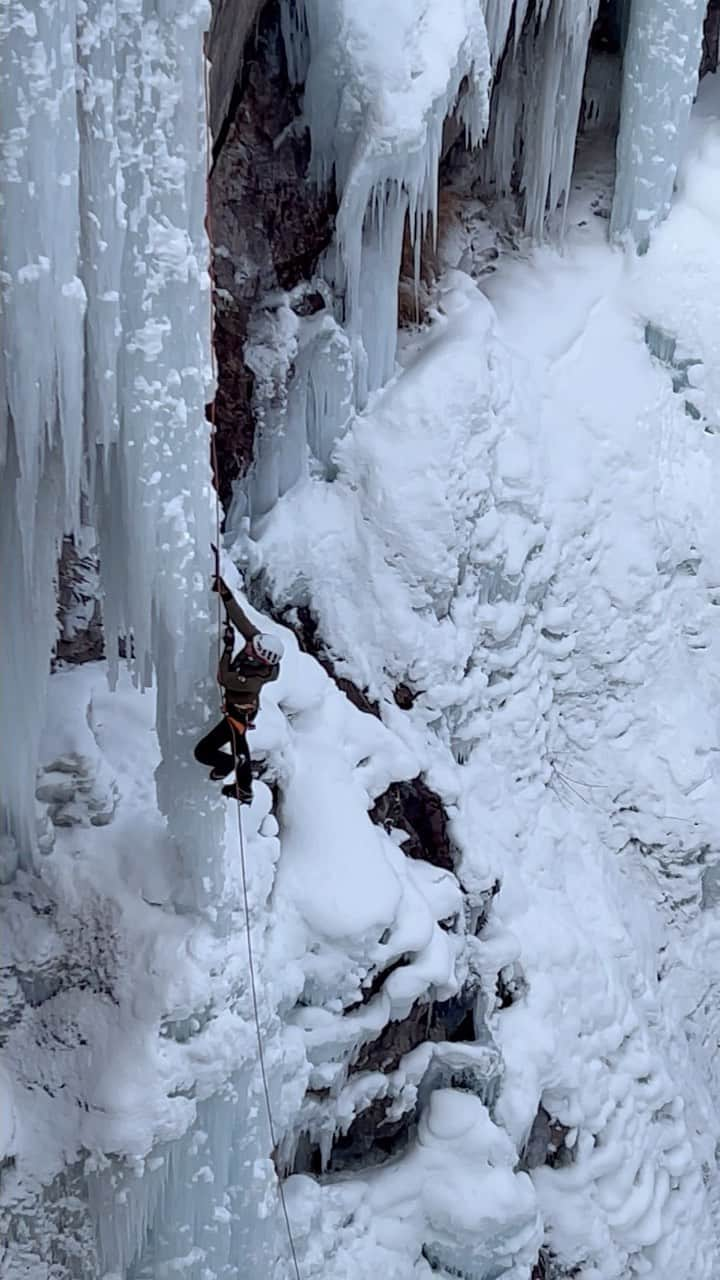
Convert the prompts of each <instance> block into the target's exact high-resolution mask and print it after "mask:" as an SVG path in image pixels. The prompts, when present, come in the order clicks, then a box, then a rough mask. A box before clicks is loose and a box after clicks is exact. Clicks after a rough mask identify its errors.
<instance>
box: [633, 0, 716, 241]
mask: <svg viewBox="0 0 720 1280" xmlns="http://www.w3.org/2000/svg"><path fill="white" fill-rule="evenodd" d="M706 8H707V5H706V3H705V0H633V2H632V7H631V10H630V24H629V30H628V36H627V43H626V46H625V53H624V58H623V87H622V104H621V114H620V133H619V136H618V143H617V178H616V184H615V199H614V202H613V210H612V218H611V223H610V228H611V234H612V235H613V236H616V237H619V236H622V235H623V234H624V233H625V232H630V234H631V236H632V238H633V239H634V241H635V243H636V244H637V245H638V247H639V248H640V249H641V250H643V249H646V248H647V246H648V242H649V237H650V233H651V232H652V230H653V227H655V226H657V224H658V223H659V222H662V220H663V218H665V217H666V216H667V214H668V212H669V210H670V202H671V199H672V193H673V184H674V181H675V175H676V173H677V168H678V163H679V160H680V157H681V154H682V147H683V142H684V139H685V135H686V131H687V125H688V120H689V118H690V108H691V106H692V102H693V98H694V95H695V90H696V88H697V81H698V71H699V66H700V51H701V46H702V33H703V21H704V18H705V12H706Z"/></svg>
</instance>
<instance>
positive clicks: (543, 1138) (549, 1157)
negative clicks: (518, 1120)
mask: <svg viewBox="0 0 720 1280" xmlns="http://www.w3.org/2000/svg"><path fill="white" fill-rule="evenodd" d="M570 1132H571V1130H570V1128H569V1126H568V1125H564V1124H562V1123H561V1121H560V1120H558V1119H557V1117H555V1116H552V1115H551V1114H550V1112H549V1111H547V1110H546V1109H545V1107H544V1106H543V1105H542V1103H541V1104H540V1106H539V1107H538V1110H537V1115H536V1116H535V1119H534V1120H533V1125H532V1129H531V1130H530V1133H529V1135H528V1139H527V1142H526V1143H525V1146H524V1147H523V1150H522V1154H521V1156H520V1165H519V1168H520V1169H522V1170H524V1171H525V1172H528V1171H529V1170H531V1169H539V1168H541V1167H542V1166H544V1165H546V1166H548V1167H549V1168H551V1169H565V1168H567V1167H568V1165H571V1164H573V1163H574V1161H575V1149H574V1147H568V1146H567V1144H566V1139H567V1137H568V1134H569V1133H570Z"/></svg>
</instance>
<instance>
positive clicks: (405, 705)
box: [393, 682, 417, 711]
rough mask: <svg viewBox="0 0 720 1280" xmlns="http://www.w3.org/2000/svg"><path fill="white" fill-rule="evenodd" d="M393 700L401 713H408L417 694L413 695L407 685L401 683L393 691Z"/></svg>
mask: <svg viewBox="0 0 720 1280" xmlns="http://www.w3.org/2000/svg"><path fill="white" fill-rule="evenodd" d="M393 698H394V699H395V702H396V703H397V705H398V706H399V707H400V710H401V711H409V710H410V708H411V707H413V706H414V705H415V699H416V698H417V693H414V692H413V690H412V689H411V688H410V687H409V686H408V685H406V684H403V683H402V682H401V683H400V684H399V685H397V686H396V688H395V689H394V690H393Z"/></svg>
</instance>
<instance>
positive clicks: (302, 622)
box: [265, 604, 380, 720]
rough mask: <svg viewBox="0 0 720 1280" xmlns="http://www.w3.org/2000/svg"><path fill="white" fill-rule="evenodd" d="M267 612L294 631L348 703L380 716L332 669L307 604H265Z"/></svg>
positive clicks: (365, 697)
mask: <svg viewBox="0 0 720 1280" xmlns="http://www.w3.org/2000/svg"><path fill="white" fill-rule="evenodd" d="M265 607H266V609H267V612H268V613H270V615H271V616H272V617H273V618H275V620H276V621H277V622H279V623H281V624H282V625H283V626H284V627H289V629H290V630H291V631H292V632H293V633H294V635H295V637H296V639H297V642H298V645H299V646H300V649H301V650H302V652H303V653H308V654H310V656H311V657H313V658H315V660H316V661H317V662H319V663H320V666H321V667H322V668H323V670H324V671H326V672H327V674H328V675H329V676H330V679H331V680H332V681H333V682H334V683H335V684H336V685H337V687H338V689H339V690H340V692H341V693H344V694H345V697H346V698H347V699H348V701H349V702H352V704H353V706H354V707H357V709H358V711H365V712H367V714H368V715H371V716H375V718H376V719H377V720H379V719H380V708H379V706H378V704H377V702H375V701H374V700H373V699H372V698H369V697H368V695H367V694H366V693H365V692H364V691H363V690H362V689H360V688H359V687H358V685H356V684H355V683H354V682H353V681H352V680H349V679H348V678H347V676H339V675H338V674H337V672H336V671H335V666H334V663H333V661H332V658H331V657H330V656H329V654H328V652H327V650H326V648H325V646H324V644H323V641H322V637H321V636H320V633H319V627H318V620H317V618H316V617H315V615H314V614H313V612H312V610H311V609H310V607H309V606H308V605H305V604H301V605H291V606H287V607H286V608H284V609H281V610H279V611H278V610H274V609H273V607H272V605H265Z"/></svg>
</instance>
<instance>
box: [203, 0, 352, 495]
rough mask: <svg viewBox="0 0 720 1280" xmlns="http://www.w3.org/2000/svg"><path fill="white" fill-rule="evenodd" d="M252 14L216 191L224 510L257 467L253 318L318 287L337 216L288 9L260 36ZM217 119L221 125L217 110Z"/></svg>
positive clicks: (212, 210)
mask: <svg viewBox="0 0 720 1280" xmlns="http://www.w3.org/2000/svg"><path fill="white" fill-rule="evenodd" d="M253 7H254V6H253V5H252V4H247V5H241V6H240V8H241V25H242V26H243V30H245V31H246V36H247V41H246V43H245V46H244V55H243V56H244V61H243V65H242V69H241V71H240V74H239V79H238V80H237V81H236V83H235V87H234V90H233V94H232V100H231V101H230V102H229V104H228V107H227V112H226V115H225V118H224V123H223V126H222V133H221V136H220V137H218V138H217V139H216V147H215V161H214V165H213V169H212V174H211V179H210V191H209V212H208V232H209V236H210V241H211V245H212V249H213V260H212V271H213V280H214V303H215V328H214V344H215V354H216V357H217V366H218V388H217V394H216V397H215V405H214V419H215V425H216V428H217V437H216V446H217V465H218V471H219V480H220V496H221V498H222V500H223V502H224V503H227V501H228V500H229V498H230V497H231V494H232V484H233V481H234V480H235V479H236V478H237V476H238V475H241V474H242V473H243V472H244V471H245V470H246V469H247V466H248V464H249V462H250V460H251V458H252V447H253V438H254V422H253V414H252V391H253V375H252V373H251V371H250V369H249V368H248V367H247V365H246V363H245V359H244V344H245V340H246V338H247V334H248V325H249V322H250V317H251V315H252V312H253V309H254V308H255V307H256V305H257V304H258V303H259V302H260V301H261V299H262V298H263V297H264V296H265V295H266V294H267V293H268V292H269V291H271V290H273V289H278V288H280V289H284V290H288V289H292V288H294V287H295V286H296V285H298V284H299V283H301V282H302V281H304V280H308V279H310V277H311V276H312V275H313V272H314V269H315V266H316V263H317V260H318V257H319V255H320V254H321V253H322V252H323V250H324V249H325V248H326V247H327V245H328V244H329V242H330V239H331V235H332V228H333V219H334V214H335V202H334V196H333V194H332V193H321V192H319V191H318V189H317V188H316V186H315V185H314V184H312V183H311V182H309V181H308V179H307V177H306V174H307V167H308V162H309V159H310V142H309V137H308V133H307V130H306V129H305V128H304V127H303V125H302V120H301V112H300V105H299V103H300V93H299V91H298V90H297V89H295V88H293V87H292V86H291V85H290V84H289V81H288V74H287V65H286V61H285V53H284V48H283V42H282V36H281V32H280V10H279V4H278V3H277V0H270V2H269V3H267V4H265V5H264V7H263V8H262V9H261V10H260V12H259V17H258V22H257V26H252V27H251V26H250V25H249V24H248V23H247V22H246V18H247V13H248V12H249V11H250V10H251V9H253ZM226 8H227V12H228V13H229V14H230V15H232V12H233V10H232V5H229V3H228V4H227V5H226V7H221V9H220V10H219V15H220V16H221V15H222V14H224V13H225V12H226ZM220 16H218V19H217V21H216V23H215V24H214V25H213V33H211V40H210V44H209V52H210V57H211V59H213V62H214V63H216V65H217V66H218V68H221V67H223V66H224V62H223V58H224V53H223V52H222V51H221V48H220V44H221V34H220V33H221V31H222V24H221V21H220ZM224 75H225V73H224V72H223V73H222V75H221V71H220V70H218V81H217V86H216V87H217V91H218V93H221V92H222V93H223V94H225V95H226V94H227V83H226V79H224V78H223V76H224ZM221 84H222V88H221ZM211 111H212V115H213V119H214V120H215V119H217V116H218V112H219V111H220V107H219V106H218V104H217V103H215V102H213V103H212V105H211ZM321 302H322V299H321ZM306 305H311V304H310V303H306ZM208 416H212V410H209V413H208Z"/></svg>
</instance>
